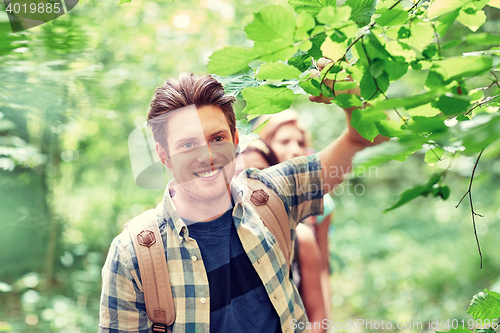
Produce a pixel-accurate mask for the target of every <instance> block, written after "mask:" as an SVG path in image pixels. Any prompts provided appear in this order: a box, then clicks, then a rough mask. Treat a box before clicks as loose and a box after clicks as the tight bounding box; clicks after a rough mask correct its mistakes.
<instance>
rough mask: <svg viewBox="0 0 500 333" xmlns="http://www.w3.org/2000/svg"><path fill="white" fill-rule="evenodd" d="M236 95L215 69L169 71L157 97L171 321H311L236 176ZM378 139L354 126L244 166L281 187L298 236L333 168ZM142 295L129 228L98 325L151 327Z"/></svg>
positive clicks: (284, 328) (254, 324)
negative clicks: (302, 151)
mask: <svg viewBox="0 0 500 333" xmlns="http://www.w3.org/2000/svg"><path fill="white" fill-rule="evenodd" d="M232 102H233V98H232V97H228V96H225V95H224V90H223V88H222V85H221V84H220V83H218V82H217V81H216V80H215V79H213V78H212V77H210V76H204V77H197V76H195V75H193V74H187V75H183V76H180V77H179V79H178V80H167V81H166V82H165V84H164V85H163V86H162V87H160V88H158V89H157V90H156V91H155V94H154V96H153V99H152V101H151V109H150V111H149V114H148V119H149V124H150V126H151V128H152V130H153V135H154V137H155V140H156V142H157V143H156V150H157V153H158V156H159V157H160V159H161V160H162V161H163V163H164V164H165V165H166V166H167V167H168V168H169V169H170V170H171V171H172V174H173V176H174V181H173V182H172V183H171V184H169V185H167V189H166V191H165V195H164V199H163V202H162V203H160V204H159V205H158V206H157V208H156V212H157V216H156V221H157V223H158V225H159V229H160V232H161V236H162V240H163V242H164V244H165V254H166V258H167V263H168V270H169V274H170V282H171V288H172V295H173V299H174V305H175V312H176V319H175V322H174V323H173V325H171V326H169V327H168V328H167V330H168V331H173V332H209V331H212V332H292V331H297V332H301V331H308V330H307V329H304V328H303V327H294V326H293V323H294V322H296V321H300V322H305V321H306V320H307V318H306V315H305V313H304V307H303V304H302V301H301V299H300V297H299V295H298V292H297V289H296V287H295V286H294V285H293V283H292V281H291V280H290V278H289V269H288V266H287V264H286V260H285V258H284V255H283V253H282V252H281V251H280V249H279V246H278V244H277V242H276V240H275V238H274V236H273V235H272V234H271V233H270V231H269V230H268V229H267V228H266V227H264V226H263V224H262V221H261V220H260V218H259V217H258V215H257V214H256V212H255V210H253V208H252V206H251V205H250V204H249V203H248V202H247V201H246V200H244V199H243V198H244V196H245V187H244V186H242V184H243V180H237V179H233V178H234V171H235V164H236V163H235V155H236V148H237V145H238V142H239V135H238V131H237V130H236V125H235V123H236V122H235V115H234V111H233V109H232ZM346 115H347V119H348V121H349V119H350V111H349V110H347V112H346ZM381 140H382V138H377V139H376V140H375V143H377V142H380V141H381ZM371 144H372V143H371V142H369V141H367V140H365V139H363V138H362V137H361V136H360V135H359V134H358V133H357V132H356V131H355V130H354V129H353V128H352V127H350V126H348V130H347V131H346V132H345V133H344V134H343V135H342V136H340V137H339V138H338V139H337V140H336V141H335V142H333V143H332V144H330V145H329V146H328V147H327V148H325V149H324V150H322V151H321V152H320V153H318V154H314V155H310V156H308V157H298V158H296V159H293V160H291V161H288V162H285V163H282V164H278V165H276V166H274V167H271V168H269V169H267V170H262V171H259V170H256V169H251V170H247V171H245V172H244V173H243V175H245V176H246V177H248V178H251V179H256V180H259V181H261V182H263V183H264V184H265V185H266V186H267V187H268V188H269V189H270V190H272V191H275V192H276V193H277V194H278V196H279V198H280V199H281V201H282V202H283V204H284V206H285V208H286V211H287V214H288V218H289V221H290V229H291V237H292V240H294V239H295V232H294V231H295V228H296V225H297V223H298V222H299V221H300V220H302V219H304V218H307V217H308V216H311V215H317V214H321V213H322V197H323V192H329V191H330V190H331V189H333V187H334V186H336V185H338V184H340V183H341V182H342V181H343V179H342V178H341V175H338V174H337V175H336V176H335V177H331V173H329V172H328V170H329V169H331V168H336V169H340V170H348V169H349V167H350V165H351V160H352V157H353V156H354V154H355V153H356V152H357V151H359V150H361V149H363V148H365V147H366V146H368V145H371ZM144 304H145V303H144V294H143V292H142V285H141V276H140V272H139V270H138V266H137V259H136V253H135V251H134V248H133V246H132V241H131V238H130V235H129V233H127V232H122V233H121V234H120V235H119V236H117V237H116V238H115V239H114V240H113V242H112V244H111V248H110V251H109V253H108V257H107V259H106V263H105V265H104V267H103V288H102V294H101V308H100V327H99V330H100V332H120V333H123V332H150V327H151V322H150V321H149V320H148V318H147V314H146V309H145V305H144Z"/></svg>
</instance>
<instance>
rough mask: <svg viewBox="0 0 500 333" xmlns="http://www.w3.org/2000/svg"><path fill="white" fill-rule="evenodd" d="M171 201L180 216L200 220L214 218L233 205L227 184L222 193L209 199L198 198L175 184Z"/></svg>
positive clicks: (204, 220) (205, 220)
mask: <svg viewBox="0 0 500 333" xmlns="http://www.w3.org/2000/svg"><path fill="white" fill-rule="evenodd" d="M172 201H173V203H174V206H175V208H176V209H177V213H178V214H179V216H180V217H182V218H184V219H187V220H191V221H200V222H208V221H212V220H215V219H216V218H218V217H220V216H221V215H222V214H224V213H225V212H226V211H227V210H228V209H230V208H231V207H233V201H232V198H231V189H230V187H229V185H228V190H227V192H225V193H224V195H221V196H220V197H218V198H213V199H210V200H200V198H196V197H193V196H192V195H190V193H188V192H186V191H184V190H183V189H182V188H181V187H180V186H175V195H174V196H173V197H172Z"/></svg>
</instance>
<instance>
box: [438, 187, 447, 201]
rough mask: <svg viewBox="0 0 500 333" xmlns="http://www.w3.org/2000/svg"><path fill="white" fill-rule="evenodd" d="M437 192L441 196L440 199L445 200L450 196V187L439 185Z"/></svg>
mask: <svg viewBox="0 0 500 333" xmlns="http://www.w3.org/2000/svg"><path fill="white" fill-rule="evenodd" d="M438 194H439V195H440V196H441V199H443V200H446V199H448V198H449V197H450V188H449V187H448V186H446V185H444V186H439V192H438Z"/></svg>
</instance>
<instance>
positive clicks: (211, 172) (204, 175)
mask: <svg viewBox="0 0 500 333" xmlns="http://www.w3.org/2000/svg"><path fill="white" fill-rule="evenodd" d="M219 170H220V169H217V170H215V171H209V172H203V173H196V175H197V176H198V177H203V178H207V177H212V176H213V175H215V174H216V173H217V172H219Z"/></svg>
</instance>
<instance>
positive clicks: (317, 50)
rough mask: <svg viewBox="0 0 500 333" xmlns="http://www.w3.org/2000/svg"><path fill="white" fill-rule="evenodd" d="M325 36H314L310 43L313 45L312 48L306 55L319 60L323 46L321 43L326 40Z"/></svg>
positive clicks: (322, 34) (323, 34)
mask: <svg viewBox="0 0 500 333" xmlns="http://www.w3.org/2000/svg"><path fill="white" fill-rule="evenodd" d="M326 37H327V36H326V34H325V33H321V34H319V35H316V36H315V37H313V38H312V39H311V42H312V43H313V46H312V47H311V49H310V50H309V51H307V53H309V55H310V56H311V57H313V58H314V59H316V60H317V59H319V58H321V57H323V52H322V51H321V46H322V45H323V42H324V41H325V40H326Z"/></svg>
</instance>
